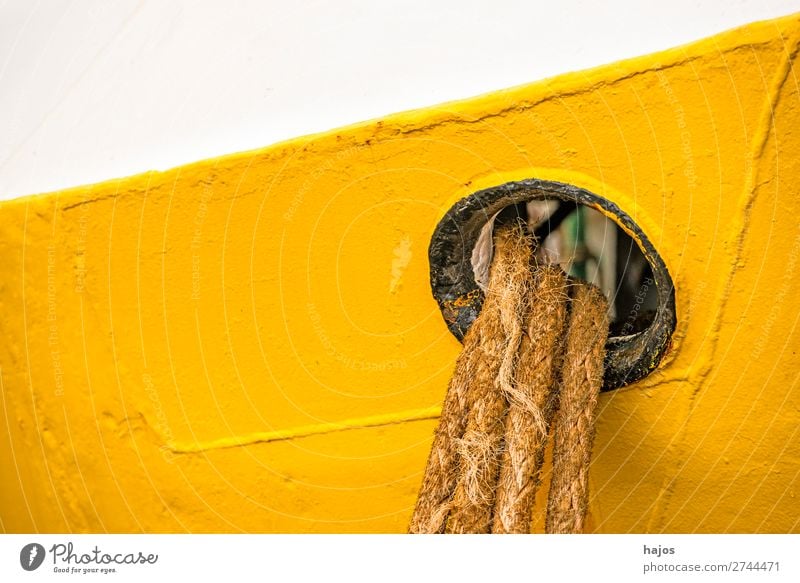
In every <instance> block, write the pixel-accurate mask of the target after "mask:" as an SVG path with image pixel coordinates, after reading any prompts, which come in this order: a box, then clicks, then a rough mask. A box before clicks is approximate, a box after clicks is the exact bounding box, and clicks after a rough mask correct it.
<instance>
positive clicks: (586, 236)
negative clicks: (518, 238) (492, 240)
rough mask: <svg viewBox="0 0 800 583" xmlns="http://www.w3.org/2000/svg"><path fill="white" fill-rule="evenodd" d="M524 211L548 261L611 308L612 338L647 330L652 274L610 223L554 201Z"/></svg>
mask: <svg viewBox="0 0 800 583" xmlns="http://www.w3.org/2000/svg"><path fill="white" fill-rule="evenodd" d="M526 211H527V219H528V224H529V225H530V228H531V230H532V231H533V232H534V233H535V234H536V235H537V238H538V239H539V241H540V249H541V252H542V253H543V254H544V255H545V256H546V258H547V260H548V261H550V262H552V263H557V264H559V265H561V266H562V267H563V268H564V270H565V271H566V272H567V273H568V274H570V275H571V276H572V277H575V278H578V279H582V280H584V281H588V282H590V283H593V284H595V285H597V286H598V287H599V288H600V289H601V290H603V293H605V295H606V297H607V298H608V300H609V303H610V304H611V307H610V311H611V313H610V314H609V316H610V325H609V331H610V335H611V336H627V335H630V334H635V333H637V332H641V331H643V330H645V329H647V328H648V327H649V326H650V324H651V323H652V322H653V319H654V318H655V313H656V309H657V307H658V297H657V293H656V285H655V280H654V278H653V272H652V269H651V268H650V264H649V263H648V261H647V259H646V258H645V256H644V253H642V250H641V249H640V247H639V245H638V244H637V243H636V241H634V240H633V239H632V238H631V237H630V235H628V234H627V233H626V232H625V231H624V230H623V229H622V228H620V226H619V225H618V224H617V223H616V222H615V221H614V220H612V219H610V218H608V217H607V216H606V215H604V214H603V213H601V212H600V211H598V210H596V209H594V208H592V207H588V206H583V205H576V204H575V203H573V202H564V201H559V200H537V201H531V202H529V203H527V205H526ZM515 212H518V211H515Z"/></svg>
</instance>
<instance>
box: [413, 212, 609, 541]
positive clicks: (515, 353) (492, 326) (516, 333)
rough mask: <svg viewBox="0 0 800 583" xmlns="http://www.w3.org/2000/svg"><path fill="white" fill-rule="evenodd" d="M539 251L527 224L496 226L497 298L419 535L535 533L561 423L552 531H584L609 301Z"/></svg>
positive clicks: (420, 514)
mask: <svg viewBox="0 0 800 583" xmlns="http://www.w3.org/2000/svg"><path fill="white" fill-rule="evenodd" d="M533 250H534V239H533V237H532V236H531V235H530V234H529V233H528V231H527V229H526V228H525V226H524V225H523V224H521V223H517V224H512V225H507V226H502V227H500V228H498V229H495V233H494V256H493V260H492V263H491V266H490V268H489V281H488V287H487V290H486V297H485V300H484V303H483V307H482V309H481V312H480V314H479V315H478V317H477V318H476V320H475V321H474V322H473V324H472V326H470V328H469V330H468V331H467V334H466V335H465V337H464V347H463V350H462V352H461V354H460V356H459V357H458V360H457V361H456V367H455V371H454V373H453V377H452V378H451V380H450V385H449V387H448V391H447V395H446V397H445V402H444V406H443V407H442V415H441V418H440V420H439V425H438V427H437V429H436V431H435V433H434V439H433V445H432V447H431V452H430V455H429V458H428V463H427V466H426V469H425V474H424V477H423V481H422V487H421V489H420V492H419V496H418V498H417V504H416V507H415V509H414V514H413V516H412V519H411V523H410V525H409V532H411V533H418V534H433V533H443V532H447V533H464V534H466V533H489V532H491V533H517V534H521V533H529V532H530V531H531V520H532V515H533V510H534V501H535V497H536V491H537V490H538V488H539V486H540V483H541V472H542V465H543V462H544V452H545V448H546V445H547V442H548V436H549V435H550V433H551V426H552V428H553V430H554V431H553V433H554V440H553V441H554V444H553V476H552V482H551V486H550V494H549V500H548V506H547V517H546V521H545V524H546V532H548V533H577V532H582V531H583V527H584V521H585V516H586V511H587V506H588V468H589V462H590V460H591V448H592V442H593V439H594V421H595V415H596V409H597V400H598V399H597V397H598V394H599V391H600V387H601V386H602V381H603V378H602V375H603V357H604V347H605V342H606V338H607V335H608V316H607V314H608V303H607V301H606V299H605V297H604V296H603V294H602V292H600V290H598V289H597V288H596V287H594V286H593V285H591V284H588V283H585V282H582V281H575V280H571V279H570V278H568V277H567V275H566V274H565V273H564V272H563V271H562V270H561V269H560V268H559V267H556V266H552V265H540V264H538V263H537V261H536V260H535V255H534V253H533Z"/></svg>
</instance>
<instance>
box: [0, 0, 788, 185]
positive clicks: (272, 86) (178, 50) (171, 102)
mask: <svg viewBox="0 0 800 583" xmlns="http://www.w3.org/2000/svg"><path fill="white" fill-rule="evenodd" d="M798 11H800V0H716V1H704V2H702V1H699V0H694V1H693V0H670V1H668V2H667V1H662V2H649V1H643V0H602V1H598V0H591V1H584V0H550V1H548V2H541V1H531V0H528V1H520V2H515V1H510V0H491V1H484V2H471V1H469V0H446V1H436V0H405V1H402V2H401V1H396V0H380V1H379V0H371V1H368V0H363V1H361V0H336V1H333V0H321V1H291V2H286V1H281V2H277V1H275V0H266V1H265V0H260V1H256V0H248V1H241V2H234V1H230V0H229V1H224V2H216V3H213V2H190V1H189V0H151V1H143V0H140V1H136V0H118V1H109V0H78V1H74V0H73V1H70V0H47V1H39V2H37V1H34V0H6V1H5V2H3V1H2V0H0V199H3V198H12V197H15V196H19V195H24V194H33V193H38V192H45V191H48V190H53V189H58V188H63V187H67V186H75V185H79V184H86V183H91V182H97V181H100V180H104V179H108V178H115V177H119V176H125V175H129V174H134V173H137V172H142V171H145V170H150V169H166V168H169V167H172V166H176V165H179V164H182V163H185V162H191V161H195V160H198V159H202V158H207V157H210V156H215V155H220V154H226V153H231V152H235V151H241V150H246V149H251V148H257V147H261V146H266V145H269V144H271V143H274V142H276V141H280V140H284V139H287V138H291V137H295V136H299V135H303V134H308V133H313V132H318V131H323V130H326V129H331V128H334V127H337V126H341V125H344V124H349V123H353V122H357V121H361V120H366V119H370V118H375V117H379V116H382V115H385V114H389V113H393V112H397V111H402V110H406V109H412V108H417V107H421V106H426V105H434V104H436V103H440V102H443V101H448V100H453V99H460V98H464V97H469V96H473V95H477V94H480V93H484V92H487V91H491V90H494V89H502V88H505V87H509V86H513V85H518V84H521V83H527V82H530V81H535V80H537V79H541V78H544V77H549V76H553V75H557V74H559V73H562V72H566V71H572V70H579V69H584V68H587V67H592V66H596V65H600V64H603V63H607V62H612V61H616V60H619V59H623V58H628V57H632V56H636V55H641V54H647V53H650V52H653V51H657V50H660V49H665V48H669V47H671V46H675V45H679V44H682V43H686V42H689V41H692V40H696V39H699V38H702V37H705V36H710V35H712V34H714V33H717V32H720V31H722V30H726V29H728V28H732V27H735V26H738V25H741V24H745V23H748V22H752V21H755V20H761V19H767V18H772V17H776V16H782V15H786V14H790V13H792V12H798Z"/></svg>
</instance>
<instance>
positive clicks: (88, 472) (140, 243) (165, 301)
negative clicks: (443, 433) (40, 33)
mask: <svg viewBox="0 0 800 583" xmlns="http://www.w3.org/2000/svg"><path fill="white" fill-rule="evenodd" d="M798 40H800V17H798V16H791V17H787V18H784V19H780V20H776V21H772V22H766V23H758V24H753V25H750V26H748V27H745V28H742V29H739V30H736V31H733V32H730V33H726V34H723V35H720V36H717V37H714V38H711V39H708V40H705V41H702V42H699V43H696V44H693V45H690V46H686V47H682V48H677V49H674V50H670V51H667V52H664V53H660V54H657V55H653V56H648V57H643V58H637V59H634V60H631V61H627V62H623V63H619V64H614V65H610V66H606V67H602V68H598V69H594V70H591V71H586V72H580V73H574V74H569V75H565V76H562V77H559V78H556V79H552V80H546V81H542V82H538V83H535V84H532V85H528V86H524V87H519V88H515V89H511V90H508V91H502V92H499V93H495V94H492V95H488V96H485V97H480V98H475V99H470V100H466V101H463V102H459V103H451V104H445V105H442V106H440V107H436V108H430V109H426V110H421V111H416V112H410V113H403V114H399V115H396V116H392V117H389V118H386V119H383V120H379V121H371V122H367V123H364V124H361V125H357V126H353V127H348V128H344V129H342V130H339V131H334V132H330V133H326V134H322V135H316V136H311V137H305V138H299V139H297V140H293V141H291V142H287V143H283V144H278V145H276V146H272V147H269V148H266V149H263V150H257V151H253V152H245V153H242V154H234V155H231V156H225V157H221V158H218V159H214V160H207V161H203V162H198V163H196V164H190V165H187V166H184V167H181V168H176V169H173V170H169V171H167V172H150V173H146V174H142V175H139V176H134V177H131V178H124V179H120V180H114V181H110V182H106V183H103V184H98V185H93V186H87V187H82V188H76V189H71V190H66V191H63V192H58V193H52V194H48V195H40V196H36V197H28V198H23V199H19V200H14V201H10V202H5V203H2V204H0V257H2V262H0V311H1V312H0V313H2V317H0V331H1V334H0V337H2V339H3V342H2V346H0V367H1V368H0V379H1V380H2V390H0V395H1V396H2V402H1V403H0V404H1V405H2V406H1V407H0V408H1V409H2V414H0V468H2V480H1V481H0V529H2V530H4V531H7V532H20V531H38V532H53V531H69V532H85V531H111V532H127V531H134V532H138V531H146V532H183V531H191V532H217V531H225V532H240V531H246V532H402V531H403V530H404V529H405V527H406V524H407V521H408V519H409V517H410V514H411V509H412V506H413V503H414V498H415V496H416V492H417V489H418V487H419V484H420V481H421V476H422V474H421V473H422V470H423V468H424V465H425V461H426V457H427V453H428V448H429V446H430V442H431V436H432V431H433V428H434V427H435V424H436V416H437V414H438V407H439V404H440V403H441V401H442V398H443V395H444V392H445V389H446V386H447V381H448V379H449V376H450V373H451V370H452V368H453V364H454V362H455V359H456V356H457V354H458V352H459V349H460V345H459V343H458V342H457V341H456V340H455V339H454V338H453V337H452V336H451V335H450V334H449V332H448V331H447V329H446V327H445V325H444V323H443V321H442V319H441V316H440V314H439V312H438V310H437V307H436V303H435V302H434V300H433V299H432V297H431V292H430V287H429V277H428V261H427V246H428V243H429V241H430V237H431V234H432V232H433V229H434V227H435V225H436V224H437V222H438V221H439V219H440V218H441V217H442V215H443V214H444V212H445V211H446V210H447V209H448V208H449V207H450V206H451V205H452V204H453V203H454V202H455V201H456V200H458V199H459V198H461V197H463V196H466V195H468V194H469V193H471V192H473V191H475V190H477V189H479V188H482V187H488V186H492V185H496V184H500V183H502V182H505V181H508V180H512V179H520V178H528V177H540V178H549V179H556V180H561V181H565V182H571V183H573V184H576V185H579V186H583V187H586V188H588V189H589V190H592V191H594V192H596V193H597V194H601V195H604V196H606V197H608V198H611V199H612V200H614V201H616V202H617V203H618V204H619V206H620V207H621V208H622V209H624V210H625V211H627V212H628V213H629V214H630V215H631V216H632V217H633V218H634V220H635V221H636V222H637V223H638V224H639V225H640V226H641V227H642V228H643V229H644V230H645V232H646V233H647V234H648V235H649V237H650V239H651V240H652V241H653V243H654V245H655V246H656V248H657V249H658V250H659V252H660V254H661V255H662V257H663V258H664V260H665V261H666V263H667V265H668V268H669V270H670V272H671V274H672V276H673V279H674V281H675V284H676V299H677V309H678V318H679V325H678V330H677V332H676V335H675V337H674V341H673V346H672V349H671V351H670V353H669V355H668V357H667V359H666V361H665V362H664V363H663V365H662V367H661V368H660V369H659V370H658V371H656V372H655V373H654V374H653V375H651V376H650V377H648V378H647V379H645V380H644V381H642V382H640V383H638V384H637V385H635V386H632V387H630V388H629V389H627V390H621V391H616V392H614V393H611V394H608V395H605V396H604V397H603V399H602V411H601V414H600V417H599V428H598V437H597V443H596V448H595V455H594V461H593V465H592V473H591V493H592V499H591V525H592V528H593V529H595V530H596V531H597V532H629V531H633V532H662V531H665V532H790V531H791V532H798V531H800V522H799V521H800V498H798V496H800V477H799V474H798V472H800V386H798V378H799V377H800V374H799V373H800V355H798V349H800V331H798V326H797V324H798V313H799V312H800V310H799V309H798V308H799V307H800V300H798V297H800V272H799V271H798V257H799V256H800V221H799V220H798V216H800V130H799V129H798V128H800V85H799V82H798V75H797V69H796V68H795V67H794V66H795V65H796V64H797V52H798Z"/></svg>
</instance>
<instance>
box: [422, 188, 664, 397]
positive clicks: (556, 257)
mask: <svg viewBox="0 0 800 583" xmlns="http://www.w3.org/2000/svg"><path fill="white" fill-rule="evenodd" d="M509 214H511V215H512V216H514V215H515V216H519V217H522V218H524V219H525V220H527V221H528V224H529V225H530V227H531V230H532V231H533V232H534V234H535V235H536V237H537V240H538V241H540V246H539V251H538V252H540V253H543V254H545V258H546V259H547V260H549V261H551V262H554V263H558V264H560V265H562V267H564V269H565V271H567V272H568V273H569V274H570V275H572V276H573V277H577V278H580V279H584V280H587V281H590V282H592V283H595V284H596V285H598V287H600V288H601V289H602V290H603V291H604V292H605V293H606V295H607V297H608V298H609V301H610V303H611V314H610V319H611V324H610V335H609V339H608V342H607V344H606V362H605V377H604V379H605V380H604V390H611V389H615V388H619V387H622V386H625V385H627V384H630V383H632V382H634V381H637V380H639V379H641V378H643V377H644V376H646V375H647V374H649V373H650V372H651V371H652V370H653V369H655V368H656V367H657V366H658V364H659V362H660V361H661V358H662V357H663V355H664V353H665V351H666V350H667V348H668V346H669V341H670V338H671V336H672V332H673V331H674V329H675V324H676V318H675V297H674V289H673V283H672V278H671V277H670V275H669V272H668V271H667V268H666V265H665V264H664V261H663V260H662V259H661V257H660V256H659V255H658V252H657V251H656V250H655V248H654V247H653V245H652V244H651V243H650V241H649V239H648V238H647V236H646V235H645V233H644V232H642V230H641V229H640V228H639V226H638V225H636V223H634V221H633V220H632V219H631V217H630V216H629V215H628V214H627V213H625V212H624V211H622V210H621V209H620V208H619V207H618V206H617V205H616V204H615V203H613V202H612V201H610V200H608V199H605V198H603V197H600V196H598V195H596V194H594V193H591V192H589V191H587V190H585V189H581V188H578V187H575V186H572V185H569V184H564V183H560V182H553V181H544V180H536V179H530V180H523V181H519V182H510V183H507V184H503V185H500V186H497V187H494V188H489V189H486V190H481V191H478V192H475V193H473V194H472V195H470V196H468V197H466V198H464V199H462V200H460V201H459V202H457V203H456V204H455V205H454V206H453V208H451V209H450V210H449V211H448V212H447V214H446V215H445V216H444V218H443V219H442V220H441V221H440V223H439V225H438V226H437V227H436V230H435V231H434V234H433V237H432V239H431V245H430V248H429V259H430V267H431V287H432V289H433V295H434V297H435V298H436V300H437V302H438V303H439V307H440V309H441V311H442V315H443V317H444V319H445V322H446V323H447V326H448V328H449V329H450V331H451V332H452V333H453V334H454V335H455V336H456V337H457V338H458V339H459V340H461V339H463V337H464V334H465V333H466V331H467V330H468V329H469V326H470V325H471V324H472V322H473V321H474V320H475V318H476V317H477V315H478V313H479V312H480V308H481V305H482V301H483V291H482V286H484V285H485V282H486V280H487V279H488V278H487V277H486V276H487V275H488V265H489V264H490V262H491V252H489V253H486V252H485V249H484V250H483V252H481V245H483V246H484V247H485V246H486V245H487V244H489V245H491V239H492V238H491V225H492V224H493V223H494V221H499V220H507V219H508V215H509ZM487 230H488V237H487ZM487 241H488V243H487Z"/></svg>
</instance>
